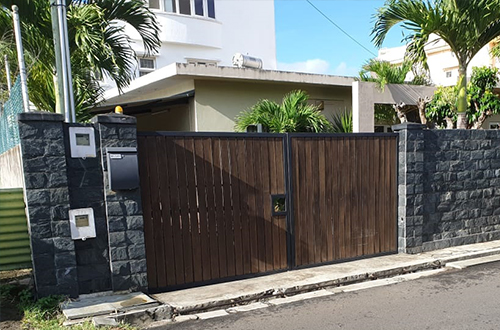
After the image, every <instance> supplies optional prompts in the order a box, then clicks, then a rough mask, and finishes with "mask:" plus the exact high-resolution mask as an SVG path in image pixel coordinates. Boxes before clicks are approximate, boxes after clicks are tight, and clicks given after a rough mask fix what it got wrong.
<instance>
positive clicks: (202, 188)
mask: <svg viewBox="0 0 500 330" xmlns="http://www.w3.org/2000/svg"><path fill="white" fill-rule="evenodd" d="M204 140H206V139H194V150H195V161H196V187H197V189H196V191H197V194H198V205H199V206H198V207H199V209H198V212H199V221H200V223H199V226H200V240H201V263H202V272H203V281H208V280H210V279H212V275H211V264H210V258H211V254H210V237H209V232H208V210H207V195H208V193H207V189H211V188H212V187H211V186H209V187H207V182H206V177H205V169H206V167H208V168H210V164H209V163H208V162H207V160H205V158H204V154H203V151H204V150H203V149H204V148H203V144H204Z"/></svg>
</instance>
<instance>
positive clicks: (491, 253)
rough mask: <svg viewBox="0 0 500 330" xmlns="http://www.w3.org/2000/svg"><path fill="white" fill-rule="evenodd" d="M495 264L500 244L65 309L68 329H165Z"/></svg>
mask: <svg viewBox="0 0 500 330" xmlns="http://www.w3.org/2000/svg"><path fill="white" fill-rule="evenodd" d="M462 260H468V261H462ZM494 261H500V240H498V241H493V242H486V243H478V244H472V245H464V246H458V247H452V248H446V249H442V250H437V251H431V252H425V253H420V254H415V255H412V254H394V255H387V256H381V257H373V258H366V259H361V260H356V261H350V262H343V263H338V264H333V265H328V266H319V267H311V268H306V269H299V270H292V271H287V272H282V273H277V274H272V275H265V276H258V277H254V278H250V279H245V280H239V281H233V282H225V283H220V284H214V285H207V286H201V287H197V288H192V289H185V290H178V291H172V292H166V293H159V294H152V295H150V296H151V297H152V298H153V299H154V300H151V299H149V297H147V296H146V295H144V294H141V293H135V294H123V293H122V294H120V293H108V294H106V293H103V294H98V295H86V296H81V297H80V299H78V300H77V301H75V302H71V303H69V304H68V305H66V306H65V307H64V308H63V310H65V311H66V312H65V315H66V316H67V317H68V316H71V317H68V319H69V320H68V321H67V323H68V324H71V323H78V322H81V321H82V320H83V319H84V318H88V317H93V316H95V317H94V318H93V320H94V322H95V323H96V324H105V325H112V324H116V322H119V321H124V322H127V323H132V324H135V325H138V326H146V325H149V326H150V327H158V326H159V327H161V326H162V325H164V324H168V323H170V322H172V321H174V322H181V321H185V320H190V319H202V318H212V317H217V316H223V315H228V313H235V312H244V311H248V310H252V309H257V308H264V307H267V306H269V305H277V304H281V303H288V302H293V301H296V300H301V299H308V298H314V297H320V296H323V295H328V294H334V293H340V292H348V291H354V290H358V289H363V288H368V287H373V286H379V285H387V284H391V283H397V282H399V281H403V280H411V279H415V278H419V277H421V276H431V275H434V274H437V273H439V272H441V271H444V270H445V269H444V267H448V268H465V267H467V266H470V265H474V264H479V263H487V262H494ZM434 269H436V270H435V271H434ZM404 274H406V275H404ZM400 275H402V276H400ZM376 280H379V281H376ZM136 295H137V297H136ZM138 298H141V299H138ZM155 300H156V301H155ZM116 304H118V305H119V307H116V306H115V305H116ZM72 318H74V319H73V320H71V319H72Z"/></svg>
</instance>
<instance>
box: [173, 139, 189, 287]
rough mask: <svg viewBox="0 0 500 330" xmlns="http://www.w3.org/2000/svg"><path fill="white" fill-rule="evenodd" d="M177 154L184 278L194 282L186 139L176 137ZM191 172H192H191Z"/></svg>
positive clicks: (187, 281)
mask: <svg viewBox="0 0 500 330" xmlns="http://www.w3.org/2000/svg"><path fill="white" fill-rule="evenodd" d="M175 142H176V143H175V147H176V156H177V160H178V166H177V180H178V185H179V202H180V215H181V227H182V250H183V255H184V279H185V281H186V283H191V282H193V251H192V249H193V244H192V239H191V228H190V227H191V225H190V223H189V220H190V219H189V204H188V193H187V171H186V166H187V165H186V154H185V152H186V149H185V147H184V139H176V141H175ZM190 174H191V173H190Z"/></svg>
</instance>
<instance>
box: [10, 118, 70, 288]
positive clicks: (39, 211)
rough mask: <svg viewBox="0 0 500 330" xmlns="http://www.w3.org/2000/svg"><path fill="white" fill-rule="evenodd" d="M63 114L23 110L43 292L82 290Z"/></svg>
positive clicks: (29, 202) (30, 212) (35, 255)
mask: <svg viewBox="0 0 500 330" xmlns="http://www.w3.org/2000/svg"><path fill="white" fill-rule="evenodd" d="M63 119H64V118H63V116H62V115H60V114H53V113H48V112H28V113H21V114H19V136H20V140H21V155H22V162H23V170H24V182H25V196H26V197H25V199H26V210H27V212H26V213H27V214H26V215H27V218H28V221H29V231H30V239H31V253H32V259H33V269H34V272H33V273H34V278H35V285H36V289H37V292H38V295H39V296H47V295H51V294H66V295H70V296H73V297H76V296H78V281H77V279H78V276H77V269H76V257H75V245H74V242H73V240H72V239H71V232H70V226H69V215H68V210H69V192H68V179H67V166H66V155H65V145H64V138H63V137H64V126H63Z"/></svg>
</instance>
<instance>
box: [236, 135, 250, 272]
mask: <svg viewBox="0 0 500 330" xmlns="http://www.w3.org/2000/svg"><path fill="white" fill-rule="evenodd" d="M247 143H248V140H237V142H236V148H237V152H238V153H237V159H236V162H237V163H238V173H239V175H238V179H239V181H240V187H239V188H240V200H239V203H240V215H241V235H242V241H241V248H242V259H243V260H242V261H243V274H250V273H252V248H251V239H252V238H251V235H250V221H251V216H250V207H249V205H250V195H251V194H252V193H251V192H249V189H251V188H250V187H249V184H248V182H249V180H250V177H251V175H250V174H249V173H250V169H249V168H248V166H250V167H253V165H252V164H248V162H247V160H248V159H249V156H250V152H249V150H248V149H247Z"/></svg>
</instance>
